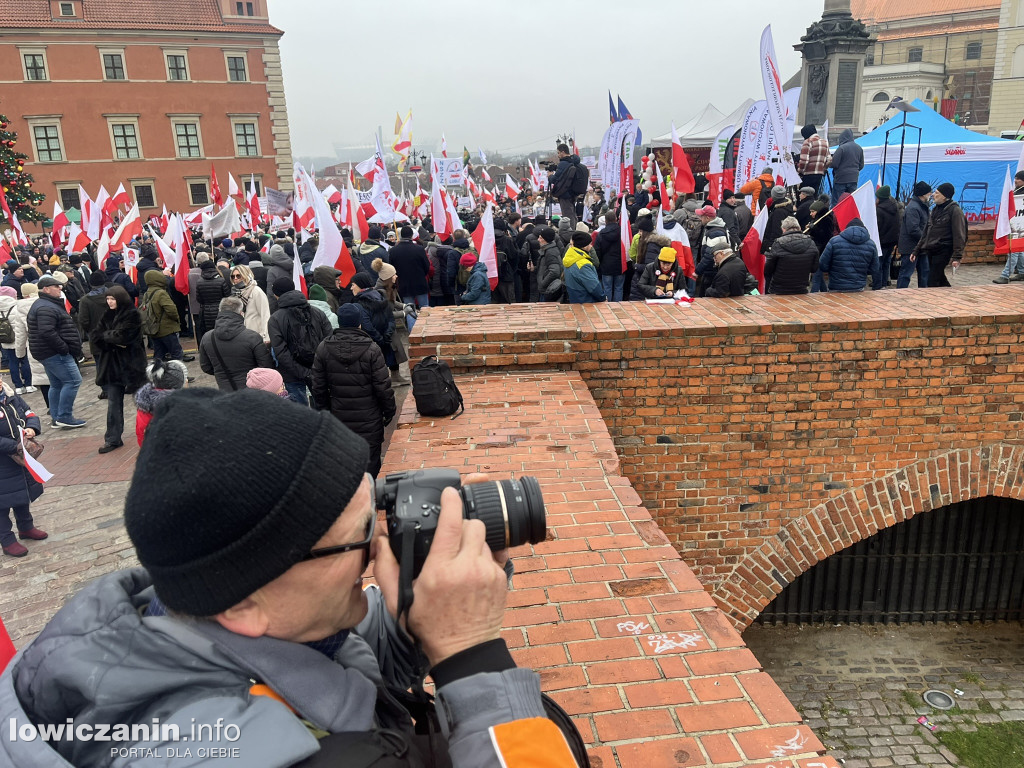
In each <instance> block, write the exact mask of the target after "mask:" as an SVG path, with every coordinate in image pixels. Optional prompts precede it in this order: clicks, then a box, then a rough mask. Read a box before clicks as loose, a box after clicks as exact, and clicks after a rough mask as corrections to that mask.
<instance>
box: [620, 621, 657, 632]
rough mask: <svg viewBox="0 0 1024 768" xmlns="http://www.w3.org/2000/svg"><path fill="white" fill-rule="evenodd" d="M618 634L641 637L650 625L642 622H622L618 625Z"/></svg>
mask: <svg viewBox="0 0 1024 768" xmlns="http://www.w3.org/2000/svg"><path fill="white" fill-rule="evenodd" d="M617 626H618V630H619V632H625V633H626V634H629V635H642V634H643V633H644V632H646V631H647V630H648V629H650V628H651V625H650V624H647V623H646V622H643V621H623V622H620V623H619V624H618V625H617Z"/></svg>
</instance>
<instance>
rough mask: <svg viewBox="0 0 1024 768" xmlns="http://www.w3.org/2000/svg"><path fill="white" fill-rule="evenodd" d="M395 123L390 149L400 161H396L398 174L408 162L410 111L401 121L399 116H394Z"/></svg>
mask: <svg viewBox="0 0 1024 768" xmlns="http://www.w3.org/2000/svg"><path fill="white" fill-rule="evenodd" d="M396 118H397V119H396V121H395V143H394V144H392V145H391V149H392V150H393V151H394V153H395V154H396V155H398V156H399V157H400V158H401V159H400V160H399V161H398V170H399V172H401V171H403V170H405V164H406V163H407V162H409V150H410V149H412V110H411V109H410V110H409V114H407V115H406V116H405V120H404V121H403V120H402V116H401V115H396Z"/></svg>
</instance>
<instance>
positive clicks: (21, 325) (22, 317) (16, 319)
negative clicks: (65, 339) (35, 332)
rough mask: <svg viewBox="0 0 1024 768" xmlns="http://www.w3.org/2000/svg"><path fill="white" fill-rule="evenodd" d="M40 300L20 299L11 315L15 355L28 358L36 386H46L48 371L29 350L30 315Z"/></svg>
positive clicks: (33, 298)
mask: <svg viewBox="0 0 1024 768" xmlns="http://www.w3.org/2000/svg"><path fill="white" fill-rule="evenodd" d="M38 298H39V297H38V296H29V297H28V298H27V299H18V303H17V304H16V305H15V307H14V312H12V313H11V323H12V324H13V325H14V354H16V355H17V356H18V357H27V358H28V364H29V369H30V370H31V371H32V382H33V383H34V384H45V383H47V382H48V381H49V379H48V378H47V376H46V369H45V368H43V364H42V363H40V362H39V361H38V360H37V359H36V358H35V355H33V354H32V352H31V350H30V349H29V348H28V313H29V310H30V309H31V308H32V305H33V304H35V303H36V301H37V300H38ZM104 303H106V302H104Z"/></svg>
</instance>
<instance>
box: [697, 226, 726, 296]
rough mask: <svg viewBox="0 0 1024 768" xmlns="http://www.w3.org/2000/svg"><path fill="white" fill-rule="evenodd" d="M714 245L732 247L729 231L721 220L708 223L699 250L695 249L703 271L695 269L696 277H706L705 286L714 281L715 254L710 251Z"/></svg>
mask: <svg viewBox="0 0 1024 768" xmlns="http://www.w3.org/2000/svg"><path fill="white" fill-rule="evenodd" d="M716 245H732V243H731V242H730V240H729V230H728V229H726V227H725V222H724V221H723V220H722V219H712V220H711V221H709V222H708V225H707V227H705V229H704V237H703V238H702V239H701V240H700V248H698V249H697V250H698V253H699V254H700V263H701V264H703V270H701V269H697V275H698V276H700V275H703V276H705V277H707V278H708V279H707V280H706V281H705V282H706V284H707V285H711V282H712V280H714V273H715V271H716V267H715V254H714V253H713V251H712V249H713V248H714V247H715V246H716ZM709 273H710V275H709Z"/></svg>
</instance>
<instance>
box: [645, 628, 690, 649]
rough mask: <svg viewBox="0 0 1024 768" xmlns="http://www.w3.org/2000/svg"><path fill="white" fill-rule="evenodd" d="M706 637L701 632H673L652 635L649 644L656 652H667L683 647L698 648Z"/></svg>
mask: <svg viewBox="0 0 1024 768" xmlns="http://www.w3.org/2000/svg"><path fill="white" fill-rule="evenodd" d="M703 639H704V636H703V635H701V634H700V633H699V632H673V633H672V634H666V635H651V636H649V637H648V638H647V644H648V645H649V646H650V647H651V649H652V650H653V651H654V652H655V653H667V652H668V651H674V650H676V649H679V648H682V649H686V648H696V647H697V645H698V644H699V643H700V642H701V640H703Z"/></svg>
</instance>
